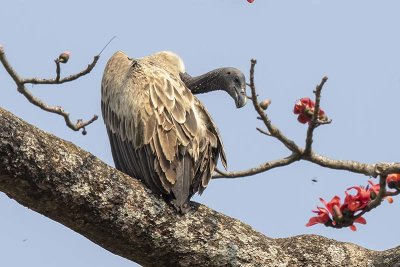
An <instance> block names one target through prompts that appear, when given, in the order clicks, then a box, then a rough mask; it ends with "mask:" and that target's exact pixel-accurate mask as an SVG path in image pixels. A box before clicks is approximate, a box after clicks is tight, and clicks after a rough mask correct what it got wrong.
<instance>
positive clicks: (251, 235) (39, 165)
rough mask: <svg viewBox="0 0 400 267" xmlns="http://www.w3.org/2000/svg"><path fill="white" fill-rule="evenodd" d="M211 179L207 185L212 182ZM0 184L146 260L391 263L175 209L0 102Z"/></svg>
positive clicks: (315, 239)
mask: <svg viewBox="0 0 400 267" xmlns="http://www.w3.org/2000/svg"><path fill="white" fill-rule="evenodd" d="M211 186H212V185H211ZM0 190H1V191H2V192H4V193H6V194H7V195H8V196H9V197H11V198H13V199H15V200H16V201H17V202H19V203H20V204H22V205H24V206H26V207H29V208H30V209H32V210H35V211H37V212H39V213H41V214H43V215H45V216H47V217H49V218H51V219H53V220H55V221H58V222H60V223H62V224H64V225H65V226H67V227H69V228H71V229H73V230H74V231H76V232H78V233H80V234H82V235H84V236H85V237H87V238H88V239H90V240H92V241H93V242H95V243H96V244H98V245H100V246H102V247H103V248H105V249H107V250H109V251H111V252H113V253H115V254H118V255H121V256H123V257H125V258H127V259H130V260H133V261H136V262H138V263H140V264H142V265H145V266H271V267H273V266H349V267H351V266H394V265H395V264H398V263H399V262H400V257H399V255H400V247H397V248H395V249H392V250H388V251H384V252H375V251H370V250H367V249H364V248H361V247H358V246H356V245H352V244H348V243H341V242H337V241H334V240H331V239H327V238H324V237H319V236H313V235H311V236H298V237H292V238H284V239H272V238H268V237H265V236H263V235H262V234H260V233H258V232H256V231H254V230H253V229H252V228H251V227H249V226H247V225H246V224H244V223H242V222H240V221H238V220H235V219H232V218H230V217H227V216H225V215H223V214H220V213H218V212H215V211H213V210H211V209H209V208H207V207H205V206H202V205H199V204H196V203H193V206H194V207H193V210H192V211H190V212H188V213H187V214H186V215H178V214H176V212H175V211H174V210H173V209H172V208H171V207H170V206H169V205H167V204H166V203H165V202H164V201H163V200H160V199H159V198H157V197H156V196H154V195H153V194H151V193H150V191H149V190H147V189H145V188H144V187H143V185H142V184H141V183H140V182H139V181H137V180H136V179H133V178H131V177H129V176H127V175H124V174H122V173H121V172H119V171H117V170H115V169H113V168H111V167H109V166H107V165H106V164H105V163H103V162H101V161H100V160H99V159H97V158H96V157H94V156H93V155H91V154H89V153H87V152H85V151H83V150H81V149H80V148H78V147H77V146H75V145H73V144H72V143H69V142H66V141H63V140H61V139H59V138H57V137H55V136H52V135H50V134H47V133H44V132H43V131H41V130H39V129H37V128H36V127H34V126H31V125H29V124H27V123H25V122H24V121H22V120H21V119H19V118H17V117H15V116H14V115H12V114H11V113H9V112H7V111H5V110H3V109H0Z"/></svg>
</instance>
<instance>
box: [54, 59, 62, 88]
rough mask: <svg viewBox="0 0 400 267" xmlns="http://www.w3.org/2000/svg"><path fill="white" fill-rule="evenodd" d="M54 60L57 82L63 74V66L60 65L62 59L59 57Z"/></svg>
mask: <svg viewBox="0 0 400 267" xmlns="http://www.w3.org/2000/svg"><path fill="white" fill-rule="evenodd" d="M54 62H55V63H56V79H55V81H56V82H59V81H60V76H61V67H60V60H59V59H58V58H56V59H55V60H54Z"/></svg>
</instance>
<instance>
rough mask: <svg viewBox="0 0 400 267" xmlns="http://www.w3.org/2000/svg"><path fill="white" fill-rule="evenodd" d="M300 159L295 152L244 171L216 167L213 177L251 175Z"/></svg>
mask: <svg viewBox="0 0 400 267" xmlns="http://www.w3.org/2000/svg"><path fill="white" fill-rule="evenodd" d="M298 160H300V155H299V154H296V153H293V154H292V155H290V156H289V157H286V158H282V159H278V160H273V161H269V162H265V163H263V164H261V165H260V166H258V167H255V168H251V169H248V170H244V171H237V172H225V171H221V170H219V169H216V170H215V171H216V174H214V175H213V177H212V179H218V178H240V177H245V176H251V175H255V174H259V173H262V172H265V171H268V170H271V169H274V168H277V167H282V166H286V165H289V164H291V163H293V162H295V161H298Z"/></svg>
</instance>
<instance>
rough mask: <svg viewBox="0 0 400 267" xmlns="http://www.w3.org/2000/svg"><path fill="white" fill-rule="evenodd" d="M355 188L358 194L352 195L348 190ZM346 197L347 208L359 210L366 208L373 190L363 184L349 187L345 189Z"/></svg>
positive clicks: (353, 210)
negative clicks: (362, 185)
mask: <svg viewBox="0 0 400 267" xmlns="http://www.w3.org/2000/svg"><path fill="white" fill-rule="evenodd" d="M352 189H355V190H356V191H357V194H356V195H351V194H349V193H348V191H350V190H352ZM345 194H346V198H345V199H344V204H347V208H348V209H349V210H350V211H352V212H355V211H358V210H362V209H363V208H365V206H367V205H368V203H369V201H370V200H371V192H370V190H367V189H365V188H363V187H361V186H353V187H350V188H347V190H346V191H345Z"/></svg>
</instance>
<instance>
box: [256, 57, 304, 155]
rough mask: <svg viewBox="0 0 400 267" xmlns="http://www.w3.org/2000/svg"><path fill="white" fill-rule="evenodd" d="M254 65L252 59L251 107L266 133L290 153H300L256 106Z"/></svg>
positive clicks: (292, 142) (294, 144) (258, 106)
mask: <svg viewBox="0 0 400 267" xmlns="http://www.w3.org/2000/svg"><path fill="white" fill-rule="evenodd" d="M256 63H257V60H255V59H252V60H251V65H250V89H251V97H252V98H251V100H252V102H253V106H254V108H255V110H256V111H257V113H258V115H259V117H260V118H261V120H262V121H263V122H264V124H265V126H266V127H267V129H268V131H269V132H270V133H271V136H273V137H275V138H276V139H278V140H279V141H281V142H282V143H283V144H284V145H285V146H286V147H287V148H288V149H289V150H291V151H292V152H294V153H301V152H302V150H301V149H300V147H298V146H297V145H296V143H295V142H294V141H292V140H290V139H288V138H287V137H286V136H284V135H283V134H282V133H281V131H280V130H279V129H278V128H277V127H275V126H274V125H273V124H272V123H271V121H270V120H269V118H268V116H267V114H266V113H265V112H264V110H263V109H262V108H261V107H260V105H259V104H258V99H257V93H256V86H255V83H254V67H255V65H256Z"/></svg>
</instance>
